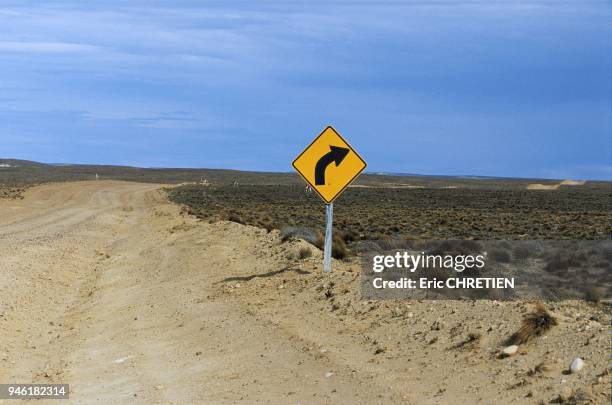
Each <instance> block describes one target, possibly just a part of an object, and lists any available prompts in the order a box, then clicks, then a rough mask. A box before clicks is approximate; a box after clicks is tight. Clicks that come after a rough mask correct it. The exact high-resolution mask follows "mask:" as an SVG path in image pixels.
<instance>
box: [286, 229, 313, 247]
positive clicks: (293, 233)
mask: <svg viewBox="0 0 612 405" xmlns="http://www.w3.org/2000/svg"><path fill="white" fill-rule="evenodd" d="M318 237H319V234H318V233H317V232H315V231H313V230H312V229H310V228H306V227H303V226H285V227H284V228H283V229H281V240H282V241H283V242H287V241H288V240H290V239H302V240H305V241H306V242H308V243H310V244H312V245H315V246H317V247H318V245H317V242H318Z"/></svg>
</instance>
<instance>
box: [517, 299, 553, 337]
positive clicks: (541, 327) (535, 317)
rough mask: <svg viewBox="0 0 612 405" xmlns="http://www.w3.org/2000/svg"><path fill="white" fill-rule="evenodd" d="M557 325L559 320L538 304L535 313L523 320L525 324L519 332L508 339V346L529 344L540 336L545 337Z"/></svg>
mask: <svg viewBox="0 0 612 405" xmlns="http://www.w3.org/2000/svg"><path fill="white" fill-rule="evenodd" d="M556 325H557V319H556V318H555V317H553V316H552V315H551V314H550V313H549V312H548V311H547V310H546V308H545V307H544V304H542V303H541V302H538V303H537V304H536V309H535V311H533V312H532V313H531V314H529V315H527V316H526V317H525V319H523V324H522V325H521V327H520V328H519V330H518V331H516V332H515V333H514V334H513V335H512V336H510V338H508V340H507V341H506V344H509V345H520V344H523V343H527V342H529V341H530V340H532V339H534V338H536V337H538V336H542V335H544V334H545V333H546V332H548V331H549V330H550V329H552V328H553V327H554V326H556Z"/></svg>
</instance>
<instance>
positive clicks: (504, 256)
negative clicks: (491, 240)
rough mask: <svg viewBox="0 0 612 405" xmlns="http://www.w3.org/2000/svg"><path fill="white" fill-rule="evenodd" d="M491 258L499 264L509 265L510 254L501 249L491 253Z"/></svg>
mask: <svg viewBox="0 0 612 405" xmlns="http://www.w3.org/2000/svg"><path fill="white" fill-rule="evenodd" d="M489 257H490V258H491V259H492V260H495V261H496V262H498V263H509V262H510V253H509V252H507V251H505V250H501V249H492V250H491V251H490V252H489Z"/></svg>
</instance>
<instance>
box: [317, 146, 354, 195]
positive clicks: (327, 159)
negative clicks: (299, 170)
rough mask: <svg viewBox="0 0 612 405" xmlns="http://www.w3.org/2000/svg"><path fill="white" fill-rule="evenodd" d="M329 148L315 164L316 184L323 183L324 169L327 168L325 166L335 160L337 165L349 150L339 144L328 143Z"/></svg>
mask: <svg viewBox="0 0 612 405" xmlns="http://www.w3.org/2000/svg"><path fill="white" fill-rule="evenodd" d="M329 149H330V151H329V152H327V153H326V154H325V155H323V156H322V157H321V159H319V161H318V162H317V164H316V166H315V184H316V185H317V186H321V185H324V184H325V169H327V166H329V165H330V164H331V163H332V162H336V167H337V166H338V165H339V164H340V163H342V161H343V160H344V158H345V157H346V155H348V153H349V152H350V150H349V149H347V148H341V147H340V146H332V145H329Z"/></svg>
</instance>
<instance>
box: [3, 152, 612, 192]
mask: <svg viewBox="0 0 612 405" xmlns="http://www.w3.org/2000/svg"><path fill="white" fill-rule="evenodd" d="M96 175H98V178H99V179H100V180H111V179H112V180H124V181H136V182H146V183H163V184H177V183H188V182H199V181H200V180H201V179H206V180H207V181H208V182H209V183H211V184H213V185H222V184H230V183H232V181H233V180H234V179H236V180H237V181H238V182H239V183H240V184H255V185H303V184H304V182H303V180H302V179H301V178H300V177H299V176H298V175H297V174H295V173H292V172H286V173H273V172H250V171H239V170H227V169H150V168H138V167H129V166H104V165H100V166H97V165H78V164H76V165H58V164H44V163H38V162H31V161H26V160H16V159H0V185H4V186H23V185H31V184H38V183H46V182H56V181H78V180H95V179H96ZM533 182H534V180H533V179H508V178H492V177H479V178H476V177H465V176H462V177H453V176H424V175H403V174H371V173H366V174H363V175H361V176H360V177H359V179H358V180H357V181H356V182H355V186H358V187H359V186H361V187H385V188H396V187H397V188H468V189H526V188H527V186H528V185H529V184H530V183H533ZM537 182H538V183H540V184H544V185H550V186H552V185H555V184H559V180H542V179H537ZM611 184H612V183H610V182H587V183H586V184H585V185H581V186H579V187H581V188H602V187H607V188H609V187H610V186H611ZM574 187H575V186H574Z"/></svg>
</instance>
